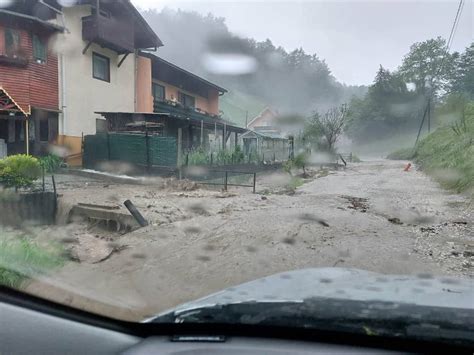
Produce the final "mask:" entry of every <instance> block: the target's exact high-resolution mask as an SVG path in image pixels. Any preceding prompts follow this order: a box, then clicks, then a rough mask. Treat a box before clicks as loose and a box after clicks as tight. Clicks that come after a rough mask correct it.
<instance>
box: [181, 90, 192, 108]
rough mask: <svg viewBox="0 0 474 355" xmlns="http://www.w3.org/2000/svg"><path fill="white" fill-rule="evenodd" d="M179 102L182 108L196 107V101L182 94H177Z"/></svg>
mask: <svg viewBox="0 0 474 355" xmlns="http://www.w3.org/2000/svg"><path fill="white" fill-rule="evenodd" d="M179 102H181V103H182V104H183V106H184V107H192V108H194V107H196V99H195V98H194V97H192V96H190V95H186V94H184V93H182V92H180V93H179Z"/></svg>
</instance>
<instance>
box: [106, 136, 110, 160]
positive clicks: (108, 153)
mask: <svg viewBox="0 0 474 355" xmlns="http://www.w3.org/2000/svg"><path fill="white" fill-rule="evenodd" d="M110 156H111V155H110V135H109V132H107V159H108V160H110Z"/></svg>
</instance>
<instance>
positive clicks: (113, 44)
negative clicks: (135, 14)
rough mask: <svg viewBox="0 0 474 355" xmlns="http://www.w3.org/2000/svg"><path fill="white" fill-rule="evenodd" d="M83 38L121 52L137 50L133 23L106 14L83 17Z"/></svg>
mask: <svg viewBox="0 0 474 355" xmlns="http://www.w3.org/2000/svg"><path fill="white" fill-rule="evenodd" d="M82 39H83V40H84V41H87V42H94V43H97V44H99V45H101V46H103V47H106V48H109V49H112V50H114V51H116V52H117V53H119V54H124V53H132V52H133V51H134V50H135V34H134V29H133V23H132V22H127V21H123V20H122V21H120V20H119V19H117V18H114V17H111V18H108V17H104V16H99V17H97V16H94V15H92V16H86V17H83V18H82Z"/></svg>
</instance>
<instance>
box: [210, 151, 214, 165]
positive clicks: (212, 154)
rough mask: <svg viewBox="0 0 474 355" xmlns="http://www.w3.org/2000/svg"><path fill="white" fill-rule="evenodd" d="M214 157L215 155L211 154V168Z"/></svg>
mask: <svg viewBox="0 0 474 355" xmlns="http://www.w3.org/2000/svg"><path fill="white" fill-rule="evenodd" d="M213 156H214V153H213V152H211V166H212V157H213Z"/></svg>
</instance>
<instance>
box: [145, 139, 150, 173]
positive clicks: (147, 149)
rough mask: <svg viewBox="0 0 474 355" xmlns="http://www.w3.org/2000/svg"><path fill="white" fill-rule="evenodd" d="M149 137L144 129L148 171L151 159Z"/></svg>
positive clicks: (148, 171)
mask: <svg viewBox="0 0 474 355" xmlns="http://www.w3.org/2000/svg"><path fill="white" fill-rule="evenodd" d="M149 139H150V137H149V136H148V130H146V131H145V149H146V170H147V173H150V170H151V161H150V141H149Z"/></svg>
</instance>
